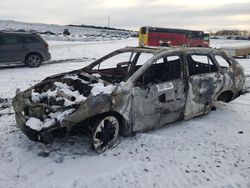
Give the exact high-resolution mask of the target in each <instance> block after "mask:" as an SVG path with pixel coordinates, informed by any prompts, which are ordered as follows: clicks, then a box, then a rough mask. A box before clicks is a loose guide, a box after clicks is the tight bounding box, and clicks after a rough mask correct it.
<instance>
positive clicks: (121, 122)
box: [90, 111, 129, 136]
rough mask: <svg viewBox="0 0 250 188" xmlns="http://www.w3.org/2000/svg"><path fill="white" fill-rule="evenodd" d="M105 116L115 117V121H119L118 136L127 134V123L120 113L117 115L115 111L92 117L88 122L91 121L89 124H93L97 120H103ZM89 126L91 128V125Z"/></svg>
mask: <svg viewBox="0 0 250 188" xmlns="http://www.w3.org/2000/svg"><path fill="white" fill-rule="evenodd" d="M105 116H115V117H116V118H117V120H118V121H119V125H120V130H119V134H120V135H122V136H124V135H126V134H127V131H128V127H129V126H128V122H127V120H126V119H125V118H124V117H123V116H122V115H121V114H120V113H118V112H116V111H109V112H104V113H102V114H98V115H96V116H93V117H91V118H90V121H91V123H90V124H93V123H95V122H96V121H97V120H99V119H100V118H103V117H105ZM90 126H92V125H90Z"/></svg>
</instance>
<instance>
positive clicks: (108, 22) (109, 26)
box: [108, 16, 110, 27]
mask: <svg viewBox="0 0 250 188" xmlns="http://www.w3.org/2000/svg"><path fill="white" fill-rule="evenodd" d="M108 27H110V16H108Z"/></svg>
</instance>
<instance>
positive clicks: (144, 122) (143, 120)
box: [131, 52, 187, 132]
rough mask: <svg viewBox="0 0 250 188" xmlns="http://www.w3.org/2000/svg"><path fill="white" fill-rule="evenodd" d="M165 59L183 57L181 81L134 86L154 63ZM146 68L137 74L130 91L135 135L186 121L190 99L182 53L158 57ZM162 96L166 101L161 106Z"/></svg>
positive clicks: (158, 55) (151, 60)
mask: <svg viewBox="0 0 250 188" xmlns="http://www.w3.org/2000/svg"><path fill="white" fill-rule="evenodd" d="M163 56H165V57H167V56H180V58H181V61H182V62H181V72H182V76H181V78H179V79H175V80H170V81H165V82H161V83H154V84H152V85H151V86H150V87H145V86H141V87H140V86H135V81H136V80H137V79H138V78H139V77H140V76H142V75H143V74H144V73H145V72H146V70H147V69H148V68H149V67H150V66H152V65H153V63H154V62H155V61H157V60H158V59H160V58H162V57H163ZM145 64H146V65H145ZM145 64H144V65H143V66H142V67H141V68H140V69H139V70H137V71H136V73H135V74H137V76H136V77H134V78H132V83H133V86H134V87H133V88H132V90H131V96H132V104H131V117H132V118H131V124H132V127H133V128H132V131H133V132H137V131H146V130H150V129H154V128H158V127H161V126H163V125H164V124H166V123H170V122H174V121H177V120H181V119H183V118H184V110H185V103H186V96H187V93H186V91H187V81H186V76H185V73H184V69H183V67H184V56H183V53H182V52H168V53H166V52H164V53H159V54H157V55H156V56H154V57H152V58H151V59H150V60H148V62H146V63H145ZM132 77H133V76H132ZM163 95H165V97H166V98H167V99H166V100H165V101H163V102H161V101H160V99H159V97H160V96H163ZM180 96H181V97H180ZM159 101H160V102H159ZM152 102H153V103H152Z"/></svg>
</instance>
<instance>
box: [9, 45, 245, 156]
mask: <svg viewBox="0 0 250 188" xmlns="http://www.w3.org/2000/svg"><path fill="white" fill-rule="evenodd" d="M244 83H245V75H244V73H243V68H242V67H241V66H240V65H239V63H238V62H237V61H236V60H234V59H233V58H230V57H228V56H227V55H226V54H225V53H224V52H222V51H219V50H213V49H201V48H189V49H187V48H138V47H126V48H123V49H119V50H116V51H114V52H112V53H110V54H108V55H106V56H104V57H102V58H100V59H98V60H96V61H94V62H93V63H91V64H90V65H88V66H87V67H84V68H83V69H80V70H75V71H71V72H67V73H62V74H59V75H54V76H51V77H48V78H46V79H45V80H43V81H42V82H40V83H38V84H37V85H35V86H32V87H31V88H29V89H27V90H25V91H23V92H17V95H16V96H15V98H14V99H13V108H14V110H15V114H16V121H17V124H18V126H19V127H20V129H21V130H22V131H23V133H24V134H25V135H26V136H28V137H29V138H30V139H31V140H33V141H39V142H42V143H45V144H48V145H49V144H51V143H52V142H53V139H54V138H55V137H65V136H68V135H70V134H71V132H72V130H73V129H74V128H76V127H81V128H82V129H84V130H86V131H88V132H90V133H91V140H92V145H93V147H94V149H95V150H96V151H97V152H99V153H102V152H104V151H106V150H107V149H108V148H110V147H112V146H113V145H114V144H115V142H116V140H117V137H118V135H123V136H129V135H132V134H133V133H134V132H138V131H140V132H141V131H147V130H150V129H154V128H157V127H160V126H163V125H165V124H167V123H171V122H174V121H178V120H183V119H190V118H192V117H196V116H199V115H203V114H208V113H209V112H210V110H211V108H212V106H213V104H214V101H215V100H221V101H224V102H229V101H231V100H233V99H235V98H236V97H237V96H238V95H240V93H241V92H242V89H243V86H244Z"/></svg>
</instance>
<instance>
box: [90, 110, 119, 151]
mask: <svg viewBox="0 0 250 188" xmlns="http://www.w3.org/2000/svg"><path fill="white" fill-rule="evenodd" d="M119 128H120V124H119V121H118V119H117V118H116V117H114V116H109V115H108V116H105V117H103V118H100V119H99V120H98V121H97V122H96V124H95V127H94V129H93V131H92V146H93V148H94V150H95V151H96V152H97V153H103V152H105V151H106V150H107V149H109V148H111V147H112V146H113V145H114V144H115V142H116V140H117V138H118V134H119Z"/></svg>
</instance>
